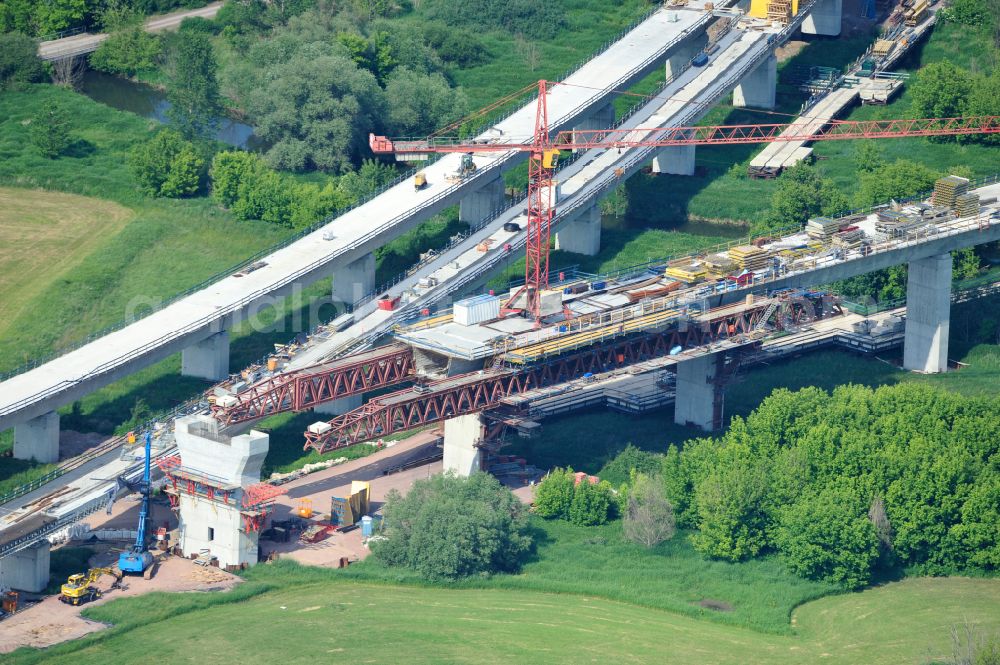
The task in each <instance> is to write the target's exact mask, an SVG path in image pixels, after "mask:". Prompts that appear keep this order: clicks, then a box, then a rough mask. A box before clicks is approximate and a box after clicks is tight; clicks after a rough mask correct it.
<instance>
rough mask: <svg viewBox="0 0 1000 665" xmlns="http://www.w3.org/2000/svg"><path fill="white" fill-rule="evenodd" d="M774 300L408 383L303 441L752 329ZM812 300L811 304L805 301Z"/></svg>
mask: <svg viewBox="0 0 1000 665" xmlns="http://www.w3.org/2000/svg"><path fill="white" fill-rule="evenodd" d="M771 302H772V301H770V300H761V301H759V303H757V304H756V305H754V306H750V307H748V308H746V309H743V310H742V311H739V312H729V313H726V314H724V315H720V316H719V317H717V318H709V319H706V320H704V321H699V322H692V321H687V320H682V321H680V322H679V323H678V324H677V325H674V326H671V327H669V328H667V329H665V330H662V331H659V332H655V333H650V334H645V335H641V336H636V337H631V338H622V339H619V340H617V341H614V342H609V343H606V344H603V345H598V346H594V347H591V348H589V349H586V350H584V351H581V352H577V353H573V354H569V355H567V356H563V357H558V358H555V359H553V360H551V361H549V362H546V363H544V364H540V365H535V366H532V367H528V368H525V369H523V370H508V371H502V372H488V373H485V374H480V373H473V374H465V375H462V376H458V377H451V378H448V379H442V380H441V381H437V382H433V383H430V384H428V385H427V388H429V390H427V389H426V388H425V389H422V390H416V389H407V390H402V391H398V392H395V393H391V394H389V395H383V396H381V397H378V398H375V399H373V400H371V401H369V402H368V403H366V404H364V405H363V406H361V407H359V408H357V409H354V410H353V411H350V412H348V413H345V414H344V415H342V416H338V417H336V418H334V419H333V420H331V421H330V425H331V429H330V430H328V431H326V432H324V433H322V434H314V433H312V432H306V434H305V437H306V442H305V446H304V449H305V450H308V449H310V448H312V449H315V450H317V451H319V452H320V453H325V452H328V451H330V450H334V449H336V448H341V447H344V446H348V445H351V444H354V443H360V442H362V441H368V440H371V439H373V438H376V437H380V436H387V435H389V434H393V433H395V432H401V431H405V430H408V429H412V428H414V427H419V426H421V425H427V424H430V423H434V422H438V421H441V420H445V419H447V418H451V417H454V416H459V415H464V414H467V413H474V412H477V411H482V410H484V409H488V408H492V407H494V406H497V405H499V404H500V402H501V400H503V399H504V398H505V397H509V396H511V395H515V394H519V393H523V392H525V391H527V390H529V389H532V388H538V387H542V386H546V385H552V384H556V383H562V382H565V381H568V380H570V379H574V378H578V377H580V376H583V375H584V374H586V373H587V372H593V373H597V372H604V371H608V370H610V369H614V368H617V367H624V366H627V365H632V364H635V363H638V362H642V361H644V360H650V359H652V358H657V357H662V356H665V355H667V354H668V353H669V352H670V349H672V348H674V347H676V346H681V347H682V348H694V347H698V346H703V345H705V344H707V343H709V342H713V341H716V340H719V339H726V338H728V337H731V336H737V335H741V334H744V333H747V332H750V331H751V330H753V327H754V326H755V325H756V324H757V322H758V320H759V319H760V317H761V316H762V314H763V313H764V312H765V311H766V310H767V308H768V307H769V305H770V304H771ZM807 303H808V304H807ZM807 306H813V307H814V306H815V305H814V303H813V300H812V298H800V299H795V300H793V299H789V300H786V301H784V302H782V304H781V308H782V309H788V308H791V309H792V310H793V311H794V310H795V309H803V308H805V307H807Z"/></svg>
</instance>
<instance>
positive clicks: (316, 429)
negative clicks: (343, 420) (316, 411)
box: [309, 420, 333, 434]
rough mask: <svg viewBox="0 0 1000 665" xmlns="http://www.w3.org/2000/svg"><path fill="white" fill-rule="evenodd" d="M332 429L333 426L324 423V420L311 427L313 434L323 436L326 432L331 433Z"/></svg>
mask: <svg viewBox="0 0 1000 665" xmlns="http://www.w3.org/2000/svg"><path fill="white" fill-rule="evenodd" d="M332 429H333V426H332V425H330V423H327V422H323V421H322V420H320V421H318V422H315V423H313V424H312V425H310V426H309V431H310V432H312V433H313V434H323V433H325V432H329V431H330V430H332Z"/></svg>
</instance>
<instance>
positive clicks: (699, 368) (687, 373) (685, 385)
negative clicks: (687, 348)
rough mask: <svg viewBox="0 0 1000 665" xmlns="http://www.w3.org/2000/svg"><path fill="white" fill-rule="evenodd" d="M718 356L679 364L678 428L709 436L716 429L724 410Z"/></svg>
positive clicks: (709, 355) (676, 411) (707, 355)
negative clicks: (718, 383)
mask: <svg viewBox="0 0 1000 665" xmlns="http://www.w3.org/2000/svg"><path fill="white" fill-rule="evenodd" d="M717 355H718V354H715V353H710V354H706V355H703V356H698V357H697V358H691V359H690V360H682V361H681V362H679V363H677V384H676V397H675V398H674V422H675V423H677V424H678V425H685V426H688V427H698V428H701V429H703V430H705V431H706V432H710V431H712V430H713V429H715V423H716V420H717V418H716V411H717V410H721V408H722V393H721V391H718V390H716V385H715V377H716V368H717V364H718V363H717ZM717 400H718V402H717Z"/></svg>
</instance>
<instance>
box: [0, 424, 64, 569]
mask: <svg viewBox="0 0 1000 665" xmlns="http://www.w3.org/2000/svg"><path fill="white" fill-rule="evenodd" d="M14 459H25V460H27V459H33V460H35V461H36V462H42V463H44V464H47V463H51V462H58V461H59V414H58V413H56V412H55V411H49V412H48V413H44V414H42V415H40V416H38V417H37V418H33V419H31V420H29V421H28V422H26V423H21V424H20V425H14ZM2 586H3V585H0V587H2Z"/></svg>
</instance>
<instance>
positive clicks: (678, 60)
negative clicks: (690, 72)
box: [665, 33, 708, 81]
mask: <svg viewBox="0 0 1000 665" xmlns="http://www.w3.org/2000/svg"><path fill="white" fill-rule="evenodd" d="M707 45H708V35H706V34H705V33H702V34H700V35H698V36H697V37H692V38H691V39H689V40H688V41H687V42H685V43H684V44H680V45H679V46H678V47H677V48H675V49H674V50H673V51H672V52H671V54H670V55H669V56H668V57H667V63H666V66H665V74H666V77H667V80H668V81H670V80H673V79H675V78H677V77H678V76H680V75H681V74H682V73H684V70H685V68H686V67H687V66H688V63H689V62H691V58H693V57H694V56H695V54H697V53H698V52H699V51H701V50H702V49H703V48H705V46H707Z"/></svg>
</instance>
